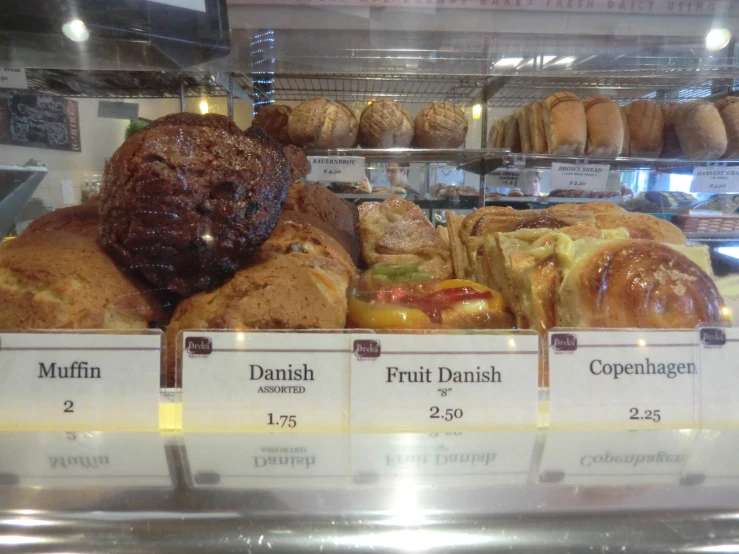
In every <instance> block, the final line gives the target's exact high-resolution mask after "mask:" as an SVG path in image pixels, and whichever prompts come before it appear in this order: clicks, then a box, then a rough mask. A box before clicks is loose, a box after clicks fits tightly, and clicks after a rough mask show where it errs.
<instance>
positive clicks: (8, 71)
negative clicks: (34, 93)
mask: <svg viewBox="0 0 739 554" xmlns="http://www.w3.org/2000/svg"><path fill="white" fill-rule="evenodd" d="M0 88H16V89H27V88H28V80H27V79H26V70H25V69H22V68H19V69H16V68H12V67H0Z"/></svg>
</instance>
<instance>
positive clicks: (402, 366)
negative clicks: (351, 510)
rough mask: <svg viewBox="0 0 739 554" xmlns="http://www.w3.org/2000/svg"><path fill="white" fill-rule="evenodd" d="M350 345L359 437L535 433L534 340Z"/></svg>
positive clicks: (403, 338)
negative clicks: (375, 434)
mask: <svg viewBox="0 0 739 554" xmlns="http://www.w3.org/2000/svg"><path fill="white" fill-rule="evenodd" d="M352 339H353V345H352V353H353V354H352V359H351V370H352V382H351V410H352V414H351V416H352V417H351V421H352V431H354V432H431V431H486V430H491V429H502V428H505V429H507V430H529V429H535V428H536V415H537V401H538V376H539V369H538V368H539V337H538V335H536V334H529V333H526V332H519V333H508V334H489V333H479V334H458V333H455V334H436V333H435V334H413V335H408V334H374V335H371V334H367V335H360V334H354V335H352Z"/></svg>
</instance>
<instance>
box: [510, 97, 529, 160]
mask: <svg viewBox="0 0 739 554" xmlns="http://www.w3.org/2000/svg"><path fill="white" fill-rule="evenodd" d="M513 115H514V116H515V117H516V121H517V122H518V134H519V136H520V137H521V152H523V153H524V154H530V153H531V132H530V131H529V123H528V121H527V120H526V110H524V109H523V108H521V109H519V110H516V111H515V112H513Z"/></svg>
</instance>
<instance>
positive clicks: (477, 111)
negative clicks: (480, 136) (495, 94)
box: [472, 104, 482, 119]
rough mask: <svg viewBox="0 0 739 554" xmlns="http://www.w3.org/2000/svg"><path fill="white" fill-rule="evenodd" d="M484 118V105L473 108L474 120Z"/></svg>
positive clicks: (476, 105)
mask: <svg viewBox="0 0 739 554" xmlns="http://www.w3.org/2000/svg"><path fill="white" fill-rule="evenodd" d="M480 117H482V104H475V105H474V106H472V119H480Z"/></svg>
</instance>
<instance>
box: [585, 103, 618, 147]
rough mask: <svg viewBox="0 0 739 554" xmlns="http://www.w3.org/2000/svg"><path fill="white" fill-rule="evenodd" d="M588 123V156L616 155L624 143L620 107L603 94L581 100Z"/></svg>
mask: <svg viewBox="0 0 739 554" xmlns="http://www.w3.org/2000/svg"><path fill="white" fill-rule="evenodd" d="M583 106H584V108H585V118H586V120H587V125H588V143H587V148H586V150H585V153H586V154H588V155H589V156H605V157H616V156H618V155H619V154H620V153H621V150H622V149H623V145H624V126H623V120H622V118H621V109H620V108H619V107H618V104H616V103H615V102H614V101H613V100H611V99H610V98H606V97H605V96H591V97H590V98H587V99H586V100H584V101H583Z"/></svg>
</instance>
